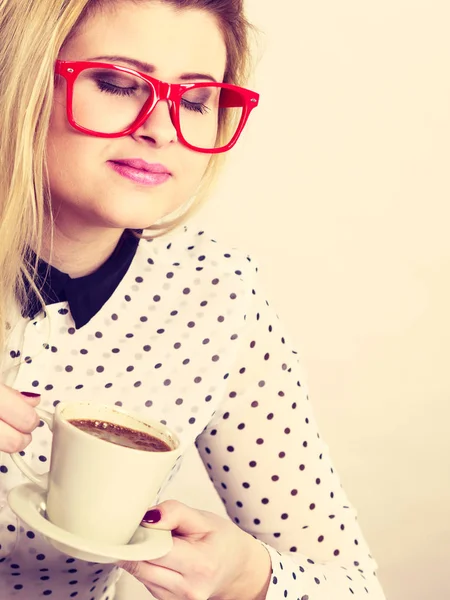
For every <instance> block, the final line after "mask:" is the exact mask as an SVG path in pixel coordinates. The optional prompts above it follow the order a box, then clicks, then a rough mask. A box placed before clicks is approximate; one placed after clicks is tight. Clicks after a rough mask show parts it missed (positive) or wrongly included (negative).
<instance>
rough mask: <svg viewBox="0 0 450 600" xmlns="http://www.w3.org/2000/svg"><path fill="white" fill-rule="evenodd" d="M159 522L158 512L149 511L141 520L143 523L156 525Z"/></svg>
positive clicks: (159, 515) (159, 513)
mask: <svg viewBox="0 0 450 600" xmlns="http://www.w3.org/2000/svg"><path fill="white" fill-rule="evenodd" d="M159 521H161V512H160V511H159V510H149V511H148V512H146V513H145V515H144V518H143V519H142V522H143V523H158V522H159Z"/></svg>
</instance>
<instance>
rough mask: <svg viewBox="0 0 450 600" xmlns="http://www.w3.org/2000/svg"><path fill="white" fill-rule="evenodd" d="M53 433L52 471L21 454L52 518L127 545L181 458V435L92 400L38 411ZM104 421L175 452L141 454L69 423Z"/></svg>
mask: <svg viewBox="0 0 450 600" xmlns="http://www.w3.org/2000/svg"><path fill="white" fill-rule="evenodd" d="M36 411H37V413H38V415H39V416H40V417H41V419H42V420H43V421H44V422H45V423H46V424H47V425H48V426H49V428H50V430H51V431H52V432H53V442H52V452H51V459H50V471H49V472H48V473H45V474H43V475H40V474H38V473H36V472H35V471H34V470H33V469H32V468H31V467H30V466H29V465H28V464H27V463H26V462H25V461H24V460H23V458H22V457H21V456H20V455H19V454H17V453H16V454H12V455H11V458H12V460H13V461H14V462H15V464H16V465H17V466H18V467H19V469H20V470H21V471H22V473H23V474H24V475H25V476H26V477H28V479H30V480H31V481H32V482H33V483H35V484H37V485H39V486H40V487H41V488H43V489H44V490H46V491H47V517H48V519H49V520H50V521H51V522H52V523H53V524H54V525H57V526H58V527H61V528H62V529H65V530H66V531H70V532H71V533H74V534H76V535H79V536H82V537H84V538H86V539H91V540H95V541H99V542H103V543H107V544H127V543H128V542H129V541H130V539H131V538H132V536H133V534H134V533H135V531H136V529H137V528H138V526H139V524H140V522H141V520H142V518H143V516H144V515H145V513H146V512H147V510H148V509H149V508H150V507H151V506H152V505H153V504H154V502H155V500H156V496H157V494H158V491H159V489H160V487H161V486H162V485H163V483H164V482H165V481H166V479H167V477H168V475H169V474H170V472H171V469H172V467H173V466H174V465H175V463H176V462H177V459H178V458H179V456H180V455H181V449H180V442H179V440H178V438H177V437H176V435H175V434H174V433H172V432H171V431H170V430H169V429H168V428H167V427H165V426H164V425H162V424H161V423H159V422H158V421H151V420H148V419H145V420H140V419H138V418H137V417H133V416H131V415H129V414H128V413H126V412H125V411H123V410H120V409H117V408H111V407H108V406H104V405H98V404H94V403H89V402H73V403H67V404H65V403H64V402H61V403H59V404H58V405H57V407H56V409H55V413H54V414H52V413H50V412H47V411H45V410H42V409H40V408H37V409H36ZM71 419H88V420H99V421H106V422H109V423H114V424H116V425H121V426H123V427H127V428H129V429H134V430H138V431H142V432H146V433H149V434H150V435H152V436H153V437H157V438H159V439H161V440H163V441H164V442H166V443H167V444H168V445H169V446H170V448H172V450H170V451H167V452H152V451H148V450H137V449H134V448H128V447H126V446H121V445H118V444H116V443H112V442H109V441H105V440H103V439H100V438H98V437H96V436H95V435H92V434H90V433H87V432H86V431H83V430H81V429H79V428H78V427H75V426H74V425H72V424H71V423H69V420H71Z"/></svg>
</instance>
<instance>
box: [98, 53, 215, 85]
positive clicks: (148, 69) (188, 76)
mask: <svg viewBox="0 0 450 600" xmlns="http://www.w3.org/2000/svg"><path fill="white" fill-rule="evenodd" d="M87 60H88V61H89V62H91V61H92V62H95V61H107V62H111V63H118V62H124V63H128V64H130V65H132V66H133V67H135V68H136V69H138V70H139V71H142V72H144V73H154V72H155V71H156V67H155V65H151V64H150V63H147V62H143V61H142V60H137V59H136V58H129V57H127V56H117V55H113V56H95V57H94V58H88V59H87ZM180 79H181V80H182V81H195V80H198V79H207V80H208V81H214V83H217V79H215V78H214V77H213V76H212V75H208V74H206V73H183V74H182V75H180Z"/></svg>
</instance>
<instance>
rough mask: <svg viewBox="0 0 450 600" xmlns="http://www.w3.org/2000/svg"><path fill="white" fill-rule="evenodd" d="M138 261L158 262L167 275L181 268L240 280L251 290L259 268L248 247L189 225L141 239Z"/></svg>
mask: <svg viewBox="0 0 450 600" xmlns="http://www.w3.org/2000/svg"><path fill="white" fill-rule="evenodd" d="M136 262H137V263H139V266H140V267H141V268H143V269H146V270H149V269H152V270H154V269H155V267H158V266H159V268H160V269H162V270H163V271H164V270H166V271H167V273H166V276H167V275H168V274H169V273H171V272H174V274H176V272H177V271H182V272H183V274H184V275H185V276H187V277H195V278H196V279H200V280H211V281H214V280H219V281H222V282H225V281H229V282H230V284H231V283H232V282H239V283H240V287H244V288H247V289H248V290H251V288H252V286H253V283H254V281H255V277H256V274H257V272H258V265H257V262H256V261H255V260H254V258H253V257H252V256H250V255H249V254H248V253H246V252H245V250H243V249H240V248H236V247H233V246H231V245H229V244H227V243H226V242H224V241H222V240H220V239H218V238H217V237H216V236H214V235H213V234H212V233H211V232H208V231H207V230H204V229H198V228H194V227H192V226H189V225H184V226H182V227H180V228H179V229H178V230H175V231H174V232H170V233H169V234H167V235H164V236H161V237H159V238H154V239H153V240H151V241H147V240H141V242H140V244H139V248H138V252H137V255H136ZM169 277H170V276H169Z"/></svg>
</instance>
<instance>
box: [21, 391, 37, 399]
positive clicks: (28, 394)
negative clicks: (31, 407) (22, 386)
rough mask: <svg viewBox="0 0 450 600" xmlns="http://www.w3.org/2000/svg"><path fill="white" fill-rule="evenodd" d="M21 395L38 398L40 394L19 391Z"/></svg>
mask: <svg viewBox="0 0 450 600" xmlns="http://www.w3.org/2000/svg"><path fill="white" fill-rule="evenodd" d="M20 393H21V394H22V396H26V397H27V398H39V396H40V394H35V393H34V392H20Z"/></svg>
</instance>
